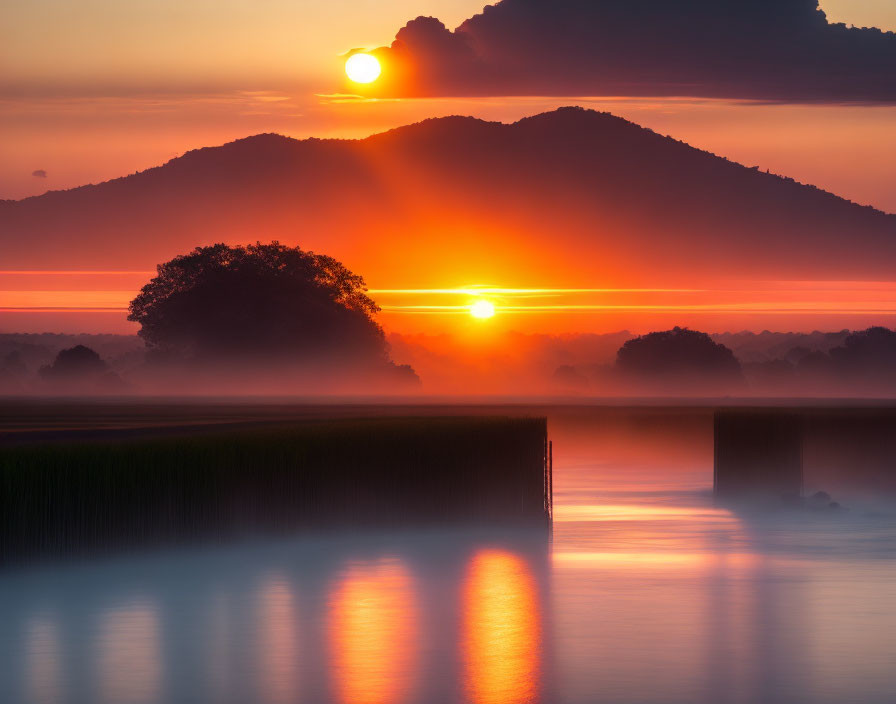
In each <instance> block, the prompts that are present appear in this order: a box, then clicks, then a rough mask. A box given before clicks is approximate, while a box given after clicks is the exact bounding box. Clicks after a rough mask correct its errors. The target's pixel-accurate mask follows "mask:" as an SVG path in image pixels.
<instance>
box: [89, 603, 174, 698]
mask: <svg viewBox="0 0 896 704" xmlns="http://www.w3.org/2000/svg"><path fill="white" fill-rule="evenodd" d="M97 646H98V649H99V653H98V656H99V661H98V668H97V669H98V672H99V677H100V690H101V691H102V701H106V702H115V703H116V704H127V702H153V701H158V700H159V689H160V685H161V682H162V662H161V643H160V633H159V616H158V613H157V612H156V609H155V608H154V607H153V606H151V605H148V604H135V605H133V606H129V607H125V608H121V609H114V610H112V611H109V612H107V613H105V614H103V616H102V620H101V622H100V626H99V635H98V637H97Z"/></svg>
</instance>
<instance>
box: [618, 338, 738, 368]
mask: <svg viewBox="0 0 896 704" xmlns="http://www.w3.org/2000/svg"><path fill="white" fill-rule="evenodd" d="M616 367H617V369H619V370H620V371H622V372H624V373H627V374H631V375H634V376H640V377H648V378H650V377H652V378H664V377H665V378H682V377H688V378H694V379H698V378H706V379H710V380H713V381H719V380H723V381H736V380H739V379H740V378H741V368H740V363H739V362H738V361H737V359H736V358H735V356H734V353H733V352H732V351H731V350H730V349H728V348H727V347H725V346H724V345H720V344H718V343H716V342H713V340H712V338H710V336H709V335H707V334H706V333H703V332H697V331H696V330H688V329H687V328H679V327H676V328H674V329H672V330H666V331H664V332H652V333H650V334H648V335H643V336H641V337H637V338H635V339H633V340H629V341H628V342H626V343H625V344H624V345H623V346H622V347H621V348H620V349H619V351H618V352H617V353H616Z"/></svg>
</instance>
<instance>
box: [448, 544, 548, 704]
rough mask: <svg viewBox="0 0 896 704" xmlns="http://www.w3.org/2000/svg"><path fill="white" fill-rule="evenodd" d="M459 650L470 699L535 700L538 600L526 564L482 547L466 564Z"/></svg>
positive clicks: (503, 703) (482, 703) (513, 703)
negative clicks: (462, 622) (463, 663)
mask: <svg viewBox="0 0 896 704" xmlns="http://www.w3.org/2000/svg"><path fill="white" fill-rule="evenodd" d="M463 609H464V636H463V638H464V651H465V664H466V685H467V693H468V696H469V700H470V701H471V702H475V704H518V703H522V702H530V701H534V700H535V699H536V698H537V697H536V695H537V690H538V678H539V675H540V657H541V656H540V640H541V625H540V621H539V604H538V598H537V588H536V584H535V580H534V578H533V576H532V573H531V571H530V568H529V566H528V565H527V564H526V562H525V561H524V560H522V559H521V558H520V557H518V556H516V555H513V554H511V553H509V552H504V551H497V550H487V551H483V552H480V553H478V554H477V555H476V556H475V557H474V558H473V560H472V562H471V564H470V569H469V572H468V574H467V578H466V583H465V586H464V597H463Z"/></svg>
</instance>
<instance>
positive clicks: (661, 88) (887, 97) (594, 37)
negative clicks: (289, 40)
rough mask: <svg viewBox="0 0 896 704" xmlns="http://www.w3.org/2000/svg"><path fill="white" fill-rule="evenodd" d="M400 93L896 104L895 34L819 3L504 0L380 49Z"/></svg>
mask: <svg viewBox="0 0 896 704" xmlns="http://www.w3.org/2000/svg"><path fill="white" fill-rule="evenodd" d="M374 53H375V54H376V55H377V56H378V57H379V58H380V59H381V60H382V62H383V64H384V69H385V70H384V78H383V79H381V80H380V81H378V82H377V83H376V84H373V85H371V86H370V87H369V89H368V91H367V92H369V93H375V94H378V95H393V96H402V95H404V96H461V95H564V96H570V95H682V96H700V97H723V98H736V99H757V100H776V101H777V100H780V101H798V102H804V101H805V102H811V101H824V102H896V34H894V33H892V32H882V31H880V30H878V29H867V28H866V29H858V28H853V27H847V26H845V25H842V24H830V23H829V22H828V21H827V17H826V16H825V14H824V12H822V10H821V9H819V7H818V3H817V1H816V0H677V1H676V0H502V1H501V2H498V3H497V4H496V5H492V6H489V7H486V8H485V10H484V11H483V12H482V14H479V15H476V16H475V17H472V18H471V19H469V20H466V21H465V22H464V23H463V24H461V25H460V27H458V28H457V29H456V30H455V31H450V30H448V29H447V28H446V27H445V26H444V25H443V24H442V23H441V22H440V21H439V20H436V19H434V18H432V17H418V18H417V19H415V20H413V21H411V22H409V23H408V24H407V25H406V26H405V27H403V28H402V29H401V30H400V31H399V32H398V34H397V35H396V38H395V41H394V42H393V43H392V45H391V46H390V47H383V48H380V49H377V50H376V51H375V52H374Z"/></svg>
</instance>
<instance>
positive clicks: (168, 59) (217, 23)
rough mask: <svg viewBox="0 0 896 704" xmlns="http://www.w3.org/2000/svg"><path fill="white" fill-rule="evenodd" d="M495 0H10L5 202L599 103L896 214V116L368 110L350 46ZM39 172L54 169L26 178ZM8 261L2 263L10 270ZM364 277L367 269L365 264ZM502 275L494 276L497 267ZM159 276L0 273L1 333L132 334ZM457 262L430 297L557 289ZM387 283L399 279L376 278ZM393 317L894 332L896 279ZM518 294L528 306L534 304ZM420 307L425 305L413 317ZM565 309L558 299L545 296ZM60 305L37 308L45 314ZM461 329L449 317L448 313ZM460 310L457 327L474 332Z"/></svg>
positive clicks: (867, 1) (724, 106) (520, 107)
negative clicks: (142, 294)
mask: <svg viewBox="0 0 896 704" xmlns="http://www.w3.org/2000/svg"><path fill="white" fill-rule="evenodd" d="M482 5H483V2H482V0H473V1H470V0H380V1H377V2H374V1H373V0H363V1H361V0H331V1H330V2H327V3H320V2H315V1H312V0H290V1H289V2H287V0H253V1H250V0H238V1H235V2H229V3H226V4H222V3H220V2H214V1H213V0H198V1H196V2H191V3H182V2H178V1H177V0H132V1H131V2H128V3H120V2H114V1H113V0H84V1H83V2H79V3H76V4H75V3H71V2H68V1H67V0H34V1H33V2H28V3H7V4H6V5H5V6H4V7H3V9H0V65H2V66H3V67H4V70H3V76H2V78H0V198H21V197H25V196H28V195H34V194H38V193H41V192H43V191H45V190H47V189H58V188H68V187H72V186H76V185H80V184H83V183H89V182H97V181H101V180H105V179H108V178H113V177H116V176H120V175H124V174H127V173H131V172H133V171H135V170H138V169H142V168H146V167H149V166H153V165H157V164H159V163H162V162H164V161H166V160H167V159H170V158H171V157H173V156H176V155H178V154H181V153H183V152H184V151H186V150H188V149H191V148H195V147H199V146H206V145H214V144H220V143H223V142H226V141H229V140H232V139H235V138H238V137H242V136H246V135H249V134H255V133H260V132H271V131H273V132H280V133H283V134H287V135H291V136H296V137H306V136H324V137H326V136H340V137H345V136H348V137H356V136H363V135H367V134H370V133H373V132H376V131H380V130H384V129H387V128H390V127H393V126H397V125H400V124H405V123H408V122H413V121H416V120H419V119H422V118H425V117H432V116H438V115H448V114H457V113H462V114H472V115H476V116H480V117H484V118H487V119H500V120H505V121H508V120H514V119H518V118H519V117H522V116H524V115H530V114H533V113H536V112H539V111H542V110H548V109H552V108H554V107H557V106H559V105H565V104H570V103H576V104H580V105H585V106H587V107H594V108H596V109H604V110H609V111H611V112H614V113H616V114H619V115H622V116H624V117H627V118H629V119H631V120H633V121H635V122H638V123H640V124H643V125H645V126H647V127H651V128H653V129H655V130H656V131H658V132H660V133H663V134H671V135H672V136H674V137H676V138H679V139H682V140H684V141H686V142H688V143H690V144H692V145H694V146H697V147H701V148H705V149H708V150H710V151H713V152H715V153H718V154H721V155H724V156H727V157H729V158H731V159H733V160H736V161H740V162H742V163H744V164H746V165H748V166H753V165H758V166H759V167H761V168H762V169H770V170H771V171H773V172H776V173H780V174H785V175H788V176H792V177H794V178H796V179H797V180H799V181H802V182H806V183H813V184H816V185H819V186H821V187H823V188H825V189H828V190H831V191H833V192H835V193H837V194H839V195H842V196H844V197H847V198H850V199H853V200H856V201H858V202H860V203H865V204H871V205H875V206H877V207H880V208H882V209H885V210H888V211H890V212H896V190H894V189H893V187H892V184H893V183H896V130H894V129H893V125H894V124H896V108H892V107H875V108H870V107H855V106H851V107H847V106H792V105H760V104H744V103H730V102H721V101H710V100H693V99H666V100H658V99H608V98H602V99H595V98H582V97H575V96H571V97H568V98H560V99H555V98H550V99H546V98H510V99H506V98H501V99H443V100H404V101H359V100H353V99H348V100H346V99H341V98H339V97H334V95H333V94H335V93H339V92H342V91H343V90H344V89H345V86H344V85H343V81H342V74H341V61H342V60H341V59H340V55H341V54H343V53H344V52H345V51H347V50H349V49H351V48H353V47H373V46H378V45H383V44H388V43H389V42H390V41H391V39H392V37H393V35H394V32H395V30H396V29H397V28H399V27H401V26H402V25H403V24H404V23H405V22H406V21H407V20H408V19H411V18H413V17H415V16H417V15H421V14H423V15H434V16H437V17H439V18H441V19H442V20H444V21H445V23H446V24H447V25H448V26H451V27H453V26H455V25H457V24H458V23H459V22H460V21H462V20H463V19H464V18H466V17H469V16H470V15H471V14H473V13H475V12H478V11H479V10H480V9H481V7H482ZM822 5H823V8H824V9H825V10H826V11H827V12H828V15H829V17H830V18H831V19H832V20H833V21H845V22H847V23H854V24H857V25H875V26H879V27H882V28H884V29H896V3H894V2H892V1H890V0H824V1H823V3H822ZM36 169H43V170H46V172H47V177H46V178H39V177H35V176H32V175H31V174H32V172H33V171H34V170H36ZM0 266H2V263H0ZM359 269H360V271H361V273H364V271H363V268H360V267H359ZM496 275H497V273H496ZM148 276H149V275H148V274H145V273H137V274H114V273H105V274H93V275H77V274H65V275H58V274H13V273H9V272H3V273H0V330H3V331H10V330H31V331H39V330H63V329H64V330H66V331H76V330H88V331H98V330H108V331H125V330H130V329H132V328H131V327H130V326H129V325H128V324H127V323H126V322H125V321H124V320H123V314H122V312H121V309H122V308H123V307H124V306H125V305H126V303H127V300H128V299H129V298H130V297H131V295H132V294H133V292H135V291H136V290H137V289H138V288H139V286H140V285H141V284H142V283H144V282H145V281H146V279H147V278H148ZM477 277H478V278H477V279H475V280H470V278H469V274H468V273H467V272H457V274H456V275H455V276H454V277H453V278H452V280H450V281H432V282H431V283H430V284H429V287H430V288H438V287H456V286H459V285H477V284H478V285H490V286H495V287H499V288H523V287H541V286H546V285H549V284H550V285H554V286H558V285H561V284H558V283H557V282H546V281H509V280H497V279H495V278H494V276H488V274H481V273H477ZM371 284H372V285H374V286H376V287H379V288H380V289H382V288H386V287H388V286H389V285H390V282H388V281H371ZM374 297H375V298H376V299H377V300H378V301H379V302H380V303H381V305H383V307H384V309H385V310H384V312H383V314H382V316H381V319H382V322H383V323H384V325H385V326H386V327H387V328H388V329H392V330H399V331H402V332H419V331H424V332H437V331H440V330H444V329H450V330H464V329H469V330H470V331H472V332H473V333H475V334H480V332H476V331H481V330H482V329H483V328H484V327H487V328H488V329H509V328H512V329H522V330H529V331H536V330H538V331H550V332H574V331H609V330H618V329H623V328H628V329H632V330H636V331H637V330H646V329H650V328H654V327H658V326H664V325H668V324H687V325H691V326H693V327H697V328H700V329H706V330H711V331H721V330H729V329H744V328H757V327H758V328H766V327H767V328H773V329H785V328H792V329H815V328H824V329H839V328H841V327H861V326H864V325H866V324H871V323H882V324H891V321H892V316H893V312H891V309H892V311H896V289H894V288H892V287H891V286H890V284H882V285H881V286H880V287H878V288H874V289H872V290H869V289H867V288H863V287H858V288H856V287H852V288H850V286H849V285H847V286H846V289H844V286H843V285H840V284H834V283H830V282H822V283H817V284H813V286H812V287H809V288H806V287H800V286H796V287H794V286H793V285H791V284H785V285H782V286H777V287H774V286H772V285H771V284H768V283H757V282H738V283H733V284H732V285H731V286H730V287H728V288H727V289H726V290H724V291H719V290H717V289H711V290H704V289H701V290H700V291H694V292H675V293H670V292H656V291H654V292H648V291H641V292H633V291H625V292H619V291H617V292H603V293H596V292H576V293H569V292H567V293H565V294H562V295H559V294H557V293H546V292H542V293H540V294H538V295H537V296H531V297H527V298H526V299H524V300H523V299H521V298H520V296H519V295H515V294H509V293H504V294H502V295H491V296H490V298H492V299H494V301H495V303H496V304H497V306H498V309H499V310H498V315H497V316H496V317H495V318H494V319H492V320H491V321H488V322H481V321H480V322H477V321H474V320H472V319H471V318H470V316H469V315H467V314H466V312H465V310H461V311H460V312H458V311H457V310H451V309H439V308H433V307H432V306H445V305H447V306H461V307H463V306H467V305H469V303H470V302H471V301H472V300H474V297H472V296H471V295H469V294H466V293H463V294H453V295H449V294H445V293H422V292H413V293H377V294H375V296H374ZM523 304H525V305H526V307H527V308H528V309H527V310H521V309H520V306H522V305H523ZM407 306H418V307H419V306H423V308H416V309H415V308H408V307H407ZM549 306H553V307H549ZM38 308H43V309H50V310H44V311H38V310H36V309H38ZM449 321H450V322H449ZM460 321H463V323H462V325H461V327H458V326H459V325H460Z"/></svg>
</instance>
